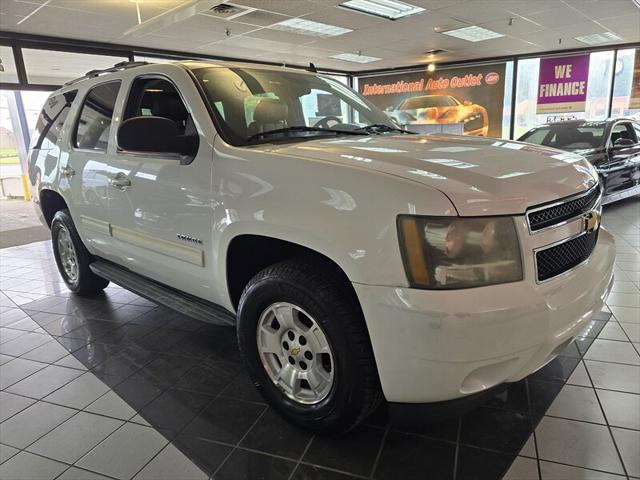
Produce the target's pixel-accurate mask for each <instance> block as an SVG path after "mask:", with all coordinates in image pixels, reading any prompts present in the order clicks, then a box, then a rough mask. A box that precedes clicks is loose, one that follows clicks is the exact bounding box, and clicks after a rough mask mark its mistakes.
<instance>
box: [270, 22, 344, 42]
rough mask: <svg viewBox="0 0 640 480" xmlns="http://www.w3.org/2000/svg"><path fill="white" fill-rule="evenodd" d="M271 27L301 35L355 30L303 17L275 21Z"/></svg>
mask: <svg viewBox="0 0 640 480" xmlns="http://www.w3.org/2000/svg"><path fill="white" fill-rule="evenodd" d="M269 28H270V29H272V30H282V31H284V32H290V33H299V34H301V35H310V36H312V37H337V36H338V35H343V34H345V33H349V32H352V31H353V30H351V29H349V28H342V27H338V26H335V25H328V24H326V23H320V22H314V21H312V20H305V19H303V18H288V19H287V20H283V21H282V22H278V23H274V24H273V25H271V26H270V27H269Z"/></svg>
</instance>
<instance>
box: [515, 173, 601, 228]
mask: <svg viewBox="0 0 640 480" xmlns="http://www.w3.org/2000/svg"><path fill="white" fill-rule="evenodd" d="M599 200H600V186H599V185H595V186H594V187H592V188H591V189H590V190H587V191H586V192H582V193H579V194H578V195H574V196H571V197H568V198H565V199H562V200H560V201H557V202H553V203H550V204H545V205H540V206H537V207H533V208H531V209H529V210H528V211H527V222H528V224H529V231H531V232H532V233H533V232H538V231H540V230H544V229H546V228H550V227H553V226H555V225H559V224H562V223H564V222H567V221H569V220H572V219H574V218H577V217H579V216H580V215H583V214H585V213H587V212H588V211H590V210H592V209H593V208H594V207H595V206H596V205H597V204H598V203H599Z"/></svg>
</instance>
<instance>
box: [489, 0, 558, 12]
mask: <svg viewBox="0 0 640 480" xmlns="http://www.w3.org/2000/svg"><path fill="white" fill-rule="evenodd" d="M499 1H500V6H501V8H504V9H505V10H507V11H508V12H511V13H514V14H516V15H524V16H527V15H531V14H533V13H537V12H543V11H545V10H553V9H554V8H556V7H558V5H559V4H561V0H499Z"/></svg>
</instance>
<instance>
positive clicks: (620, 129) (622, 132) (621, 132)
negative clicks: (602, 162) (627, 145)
mask: <svg viewBox="0 0 640 480" xmlns="http://www.w3.org/2000/svg"><path fill="white" fill-rule="evenodd" d="M620 138H624V139H627V140H631V141H633V142H634V143H637V140H636V134H635V132H634V130H633V128H632V127H631V124H630V123H618V124H617V125H615V126H614V127H613V128H612V129H611V140H610V141H611V143H612V144H615V143H616V140H619V139H620Z"/></svg>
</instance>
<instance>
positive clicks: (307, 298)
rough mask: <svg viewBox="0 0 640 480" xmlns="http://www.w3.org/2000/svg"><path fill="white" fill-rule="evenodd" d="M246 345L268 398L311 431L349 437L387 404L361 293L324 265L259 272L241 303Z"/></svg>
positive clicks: (296, 263)
mask: <svg viewBox="0 0 640 480" xmlns="http://www.w3.org/2000/svg"><path fill="white" fill-rule="evenodd" d="M238 344H239V346H240V351H241V353H242V355H243V358H244V360H245V363H246V364H247V368H248V370H249V373H250V375H251V377H252V380H253V381H254V383H255V385H256V386H257V387H258V389H259V390H260V391H261V393H262V394H263V396H264V397H265V398H266V399H267V400H268V401H269V403H270V404H271V405H272V406H273V407H274V408H275V409H276V410H277V411H279V412H280V414H281V415H283V416H284V417H285V418H287V419H288V420H290V421H292V422H294V423H296V424H298V425H300V426H302V427H304V428H307V429H310V430H314V431H317V432H322V433H340V432H346V431H348V430H350V429H351V428H353V427H355V426H356V425H357V424H358V423H359V422H361V421H362V420H363V419H365V418H366V417H367V416H368V415H369V414H370V413H371V412H373V410H374V409H375V407H376V406H377V405H378V404H379V403H380V400H381V398H382V395H381V390H380V385H379V381H378V374H377V370H376V366H375V361H374V358H373V352H372V349H371V342H370V340H369V335H368V333H367V329H366V326H365V323H364V318H363V315H362V312H361V310H360V306H359V304H358V302H357V299H356V297H355V293H353V290H352V289H351V286H350V285H349V284H348V283H347V281H346V280H343V279H342V278H341V276H340V275H338V274H337V273H336V272H335V270H334V269H332V268H331V267H328V266H326V265H325V264H323V263H318V262H315V261H310V260H306V259H300V260H291V261H286V262H283V263H279V264H277V265H273V266H271V267H268V268H266V269H265V270H263V271H261V272H260V273H258V274H257V275H256V276H255V277H254V278H253V279H252V280H251V281H250V282H249V284H248V285H247V287H246V288H245V290H244V292H243V294H242V297H241V299H240V306H239V309H238Z"/></svg>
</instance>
